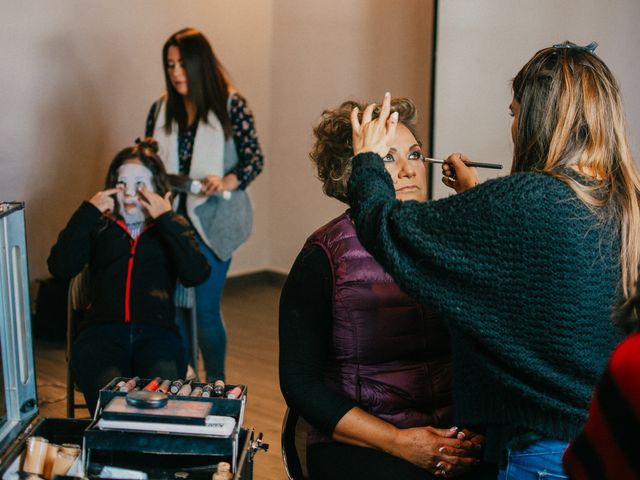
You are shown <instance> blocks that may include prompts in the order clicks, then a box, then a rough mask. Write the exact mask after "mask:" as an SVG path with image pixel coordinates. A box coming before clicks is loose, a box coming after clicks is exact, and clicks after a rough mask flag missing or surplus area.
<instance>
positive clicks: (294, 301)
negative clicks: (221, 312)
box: [279, 245, 356, 436]
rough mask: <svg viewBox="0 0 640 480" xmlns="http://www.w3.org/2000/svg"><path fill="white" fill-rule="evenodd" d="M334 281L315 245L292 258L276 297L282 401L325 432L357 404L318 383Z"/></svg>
mask: <svg viewBox="0 0 640 480" xmlns="http://www.w3.org/2000/svg"><path fill="white" fill-rule="evenodd" d="M332 290H333V279H332V272H331V266H330V265H329V259H328V258H327V255H326V254H325V253H324V252H323V251H322V249H321V248H319V247H317V246H314V245H312V246H309V247H306V248H305V249H303V250H302V251H301V252H300V254H299V255H298V257H297V258H296V260H295V262H294V264H293V266H292V267H291V271H290V273H289V276H288V278H287V281H286V283H285V285H284V287H283V289H282V295H281V297H280V327H279V328H280V332H279V335H280V389H281V390H282V394H283V395H284V398H285V400H286V401H287V404H288V405H289V406H290V407H291V408H292V409H294V410H296V411H297V412H298V413H299V414H300V415H301V416H302V417H304V418H305V419H306V420H307V421H308V422H309V423H310V424H311V425H313V426H314V427H315V428H317V429H318V430H320V431H321V432H322V433H324V434H325V435H328V436H331V434H332V433H333V430H334V429H335V427H336V424H337V423H338V421H339V420H340V419H341V418H342V417H343V416H344V415H345V414H346V413H347V412H348V411H349V410H351V409H352V408H353V407H355V406H356V403H355V402H353V401H351V400H350V399H348V398H346V397H344V396H343V395H340V394H339V393H336V392H334V391H333V390H331V389H330V388H328V387H327V386H326V384H325V383H324V381H323V378H324V377H323V374H324V371H325V367H326V365H325V362H326V360H327V357H328V356H329V354H330V353H331V345H332V343H331V331H332V325H333V316H332V308H331V305H332Z"/></svg>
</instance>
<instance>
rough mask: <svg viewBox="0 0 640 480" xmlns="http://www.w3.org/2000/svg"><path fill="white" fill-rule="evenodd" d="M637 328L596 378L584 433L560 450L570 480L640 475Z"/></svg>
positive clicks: (639, 337) (613, 479)
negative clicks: (597, 380)
mask: <svg viewBox="0 0 640 480" xmlns="http://www.w3.org/2000/svg"><path fill="white" fill-rule="evenodd" d="M639 431H640V333H636V334H635V335H632V336H630V337H629V338H627V339H626V340H625V341H624V342H622V343H621V344H620V345H619V346H618V348H616V350H615V352H613V355H612V356H611V360H610V361H609V365H608V367H607V369H606V370H605V372H604V375H603V376H602V378H601V379H600V382H599V383H598V388H597V389H596V391H595V394H594V396H593V401H592V402H591V408H590V409H589V420H588V421H587V424H586V426H585V428H584V430H583V431H582V433H581V434H580V435H579V436H578V437H577V438H576V439H575V440H574V441H573V442H572V443H571V446H570V447H569V448H568V449H567V451H566V452H565V454H564V458H563V463H564V468H565V470H566V472H567V474H568V475H569V478H571V479H572V480H608V479H611V480H621V479H626V478H629V479H632V478H640V456H638V452H640V442H639V441H638V432H639Z"/></svg>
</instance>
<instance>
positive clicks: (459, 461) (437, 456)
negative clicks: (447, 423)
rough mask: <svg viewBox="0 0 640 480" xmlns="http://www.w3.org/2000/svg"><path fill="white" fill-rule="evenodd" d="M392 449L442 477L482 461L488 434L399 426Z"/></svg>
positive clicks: (453, 428) (452, 475)
mask: <svg viewBox="0 0 640 480" xmlns="http://www.w3.org/2000/svg"><path fill="white" fill-rule="evenodd" d="M394 443H395V445H396V446H397V449H398V452H397V453H396V452H392V453H395V454H397V456H399V457H401V458H404V459H405V460H407V461H409V462H411V463H413V464H415V465H418V466H420V467H422V468H424V469H426V470H428V471H430V472H432V473H433V474H434V475H436V476H439V477H455V476H457V475H461V474H463V473H466V472H467V471H468V470H469V469H470V468H471V467H473V466H475V465H477V464H478V463H479V461H480V460H479V458H478V456H479V454H480V450H481V449H482V446H483V443H484V437H483V436H482V435H479V434H475V433H473V432H471V431H469V430H466V429H458V428H457V427H452V428H450V429H445V428H434V427H416V428H406V429H400V430H398V436H397V438H396V441H395V442H394Z"/></svg>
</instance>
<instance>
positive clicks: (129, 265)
mask: <svg viewBox="0 0 640 480" xmlns="http://www.w3.org/2000/svg"><path fill="white" fill-rule="evenodd" d="M157 151H158V146H157V144H156V142H155V141H154V140H153V139H150V138H149V139H146V140H144V141H139V142H137V143H136V145H134V146H131V147H127V148H125V149H123V150H122V151H120V152H119V153H118V154H117V155H116V156H115V158H114V159H113V161H112V162H111V165H110V166H109V171H108V172H107V178H106V182H105V190H102V191H100V192H98V193H96V194H95V195H94V196H93V197H91V199H90V200H89V201H85V202H83V203H82V205H80V207H79V208H78V210H77V211H76V212H75V213H74V214H73V216H72V217H71V219H70V220H69V223H68V224H67V226H66V227H65V228H64V230H62V232H61V233H60V235H59V236H58V241H57V242H56V244H55V245H54V246H53V248H52V249H51V253H50V255H49V259H48V260H47V262H48V265H49V271H50V272H51V274H52V275H53V276H54V277H56V278H61V279H70V278H72V277H74V276H75V275H77V274H78V273H80V272H81V271H82V270H83V269H84V268H85V266H88V284H89V292H90V293H89V295H90V298H89V303H88V304H87V305H86V307H85V311H84V315H83V318H82V319H81V321H80V324H79V325H78V336H77V337H76V340H75V342H74V344H73V348H72V352H71V368H72V369H73V372H74V376H75V378H76V382H77V384H78V386H79V387H80V389H81V390H82V392H83V393H84V397H85V399H86V401H87V406H88V408H89V411H90V412H91V414H93V412H94V410H95V408H96V402H97V398H98V391H99V390H100V388H102V387H103V386H105V385H106V384H107V383H109V382H110V381H111V380H112V379H113V378H114V377H133V376H140V377H143V378H154V377H162V378H171V379H175V378H181V377H183V376H184V374H185V372H186V369H187V365H186V354H185V350H184V348H183V347H182V342H181V341H180V335H179V333H178V330H177V328H176V325H175V307H174V303H173V292H174V289H175V286H176V280H177V279H180V281H181V282H183V283H185V284H187V285H196V284H198V283H201V282H203V281H204V280H205V279H206V278H207V276H208V275H209V271H210V268H209V265H208V263H207V260H206V258H205V256H204V255H203V254H202V253H201V252H200V249H199V248H198V245H197V243H196V238H195V232H194V231H193V229H192V228H191V226H190V225H189V223H188V222H187V220H186V219H185V218H183V217H182V216H180V215H178V214H177V213H175V212H174V211H173V210H172V209H171V201H170V192H169V185H168V183H167V178H166V173H165V170H164V167H163V165H162V162H161V161H160V158H159V157H158V154H157Z"/></svg>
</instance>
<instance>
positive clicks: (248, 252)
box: [0, 0, 273, 279]
mask: <svg viewBox="0 0 640 480" xmlns="http://www.w3.org/2000/svg"><path fill="white" fill-rule="evenodd" d="M272 7H273V2H272V1H252V0H235V1H233V2H230V1H222V0H217V1H211V0H198V1H196V0H189V1H184V2H174V1H170V0H136V1H124V0H116V1H108V2H104V1H99V0H92V1H83V0H75V1H74V0H60V1H55V2H51V1H48V0H42V1H35V0H25V1H20V2H11V1H8V0H3V1H2V6H1V9H2V18H3V22H2V23H3V26H2V29H0V45H2V49H0V62H1V64H2V72H3V75H2V76H3V79H2V87H3V88H2V89H0V104H1V105H2V106H3V109H2V116H1V118H0V161H1V162H2V175H1V176H0V200H3V201H6V200H19V201H25V202H26V204H27V207H26V213H27V235H28V245H29V264H30V276H31V278H32V279H34V278H39V277H44V276H48V272H47V269H46V264H45V260H46V257H47V255H48V252H49V249H50V247H51V245H52V244H53V243H54V242H55V238H56V236H57V234H58V232H59V231H60V229H61V228H62V227H63V226H64V224H65V223H66V221H67V220H68V218H69V217H70V215H71V213H72V212H73V211H74V210H75V208H77V206H78V205H79V204H80V202H81V201H82V200H83V199H87V198H90V197H91V195H92V194H93V193H95V192H96V191H97V190H98V189H100V188H101V187H102V185H104V175H105V173H106V168H107V166H108V164H109V162H110V161H111V159H112V158H113V156H114V155H115V153H116V152H117V151H118V150H120V149H121V148H123V147H125V146H127V145H129V144H131V143H132V141H133V140H134V139H135V138H136V137H138V136H142V135H143V133H144V122H145V118H146V114H147V111H148V109H149V106H150V105H151V102H152V101H153V100H155V99H156V98H157V97H158V95H159V94H160V93H161V91H162V90H163V88H164V78H163V73H162V64H161V48H162V45H163V43H164V42H165V40H166V39H167V38H168V37H169V35H170V34H172V33H173V32H175V31H177V30H179V29H181V28H183V27H185V26H195V27H197V28H199V29H201V30H202V31H203V32H204V33H205V34H206V35H207V37H208V38H209V40H210V41H211V43H212V44H213V46H214V49H215V50H216V53H217V54H218V55H219V57H220V59H221V61H222V62H223V63H224V64H225V65H226V67H227V68H228V70H229V71H230V72H231V76H232V78H233V80H234V81H235V83H236V84H237V87H238V88H239V90H240V91H241V92H242V93H244V94H245V95H246V97H247V98H248V101H249V104H250V106H251V107H252V109H253V110H254V113H255V116H256V119H257V128H258V134H259V135H260V139H261V141H262V144H263V147H264V149H265V151H266V153H267V159H268V161H270V160H271V158H270V155H269V150H270V138H271V135H270V128H269V127H270V122H269V117H270V113H271V93H270V92H271V83H270V82H271V71H272V59H271V53H272V49H271V41H272V37H273V35H272V26H273V21H272ZM268 176H269V172H268V169H267V170H266V171H265V173H264V175H262V176H261V177H259V178H258V180H257V181H256V182H255V183H254V184H253V186H252V194H253V199H254V203H255V205H256V224H255V230H254V236H253V237H252V239H251V240H250V241H249V242H248V244H247V245H246V246H245V247H243V249H242V250H241V251H240V252H239V253H238V255H237V256H236V259H235V262H234V266H233V267H234V268H235V269H236V270H251V269H262V268H266V267H267V266H268V257H269V251H268V249H267V248H265V247H264V239H265V238H266V237H267V224H268V204H269V198H268V191H267V187H268Z"/></svg>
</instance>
